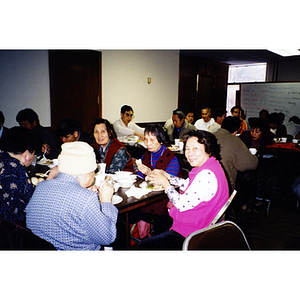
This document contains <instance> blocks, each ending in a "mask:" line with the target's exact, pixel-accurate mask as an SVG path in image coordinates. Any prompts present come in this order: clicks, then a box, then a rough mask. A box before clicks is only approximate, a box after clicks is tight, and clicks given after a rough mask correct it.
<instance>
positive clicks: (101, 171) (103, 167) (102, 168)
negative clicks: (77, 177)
mask: <svg viewBox="0 0 300 300" xmlns="http://www.w3.org/2000/svg"><path fill="white" fill-rule="evenodd" d="M97 166H98V173H99V174H105V170H106V163H100V164H97Z"/></svg>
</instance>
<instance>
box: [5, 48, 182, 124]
mask: <svg viewBox="0 0 300 300" xmlns="http://www.w3.org/2000/svg"><path fill="white" fill-rule="evenodd" d="M178 76H179V51H177V50H175V51H174V50H172V51H167V50H159V51H158V50H151V51H150V50H113V51H111V50H103V51H102V103H103V104H102V109H103V113H102V114H103V117H104V118H107V119H108V120H109V121H111V122H114V121H115V120H116V119H118V118H119V117H120V108H121V106H122V105H124V104H128V105H131V106H132V107H133V109H134V112H135V116H136V117H135V119H134V122H151V121H157V122H162V121H166V120H167V119H169V118H170V117H171V114H172V110H174V109H176V108H177V103H178V100H177V99H178ZM148 77H151V84H148V83H147V78H148ZM27 107H28V108H32V109H34V110H35V111H36V112H37V114H38V115H39V117H40V122H41V124H42V125H43V126H51V117H50V89H49V66H48V51H47V50H34V51H31V50H27V51H26V50H12V51H8V50H0V110H2V112H3V114H4V116H5V123H4V125H5V126H6V127H12V126H16V125H18V123H17V122H16V115H17V113H18V112H19V111H20V110H21V109H24V108H27Z"/></svg>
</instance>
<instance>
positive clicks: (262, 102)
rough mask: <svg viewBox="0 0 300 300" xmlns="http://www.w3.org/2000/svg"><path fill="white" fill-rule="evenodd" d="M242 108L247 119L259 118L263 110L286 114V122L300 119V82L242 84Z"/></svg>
mask: <svg viewBox="0 0 300 300" xmlns="http://www.w3.org/2000/svg"><path fill="white" fill-rule="evenodd" d="M241 107H242V108H243V109H244V110H245V111H246V114H247V119H248V118H250V117H258V116H259V112H260V111H261V110H262V109H266V110H268V111H269V113H273V112H277V113H279V112H282V113H284V114H285V122H288V120H289V118H290V117H292V116H298V117H299V118H300V82H284V83H247V84H241Z"/></svg>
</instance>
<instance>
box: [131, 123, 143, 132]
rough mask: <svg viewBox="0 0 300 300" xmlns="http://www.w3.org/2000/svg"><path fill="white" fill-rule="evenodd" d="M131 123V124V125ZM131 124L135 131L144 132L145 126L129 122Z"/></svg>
mask: <svg viewBox="0 0 300 300" xmlns="http://www.w3.org/2000/svg"><path fill="white" fill-rule="evenodd" d="M130 125H131V126H130ZM129 126H130V127H132V129H133V130H134V131H137V132H139V133H142V134H144V128H142V127H140V126H138V125H136V124H135V123H129Z"/></svg>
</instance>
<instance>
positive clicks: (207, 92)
mask: <svg viewBox="0 0 300 300" xmlns="http://www.w3.org/2000/svg"><path fill="white" fill-rule="evenodd" d="M197 82H198V86H197V90H196V102H195V104H196V107H195V114H196V118H197V119H198V118H201V109H202V108H205V107H209V108H212V104H213V102H214V101H213V100H214V99H213V96H214V84H215V78H214V76H203V75H200V77H199V80H197Z"/></svg>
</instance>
